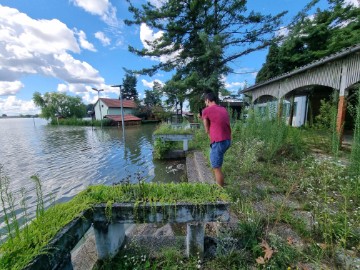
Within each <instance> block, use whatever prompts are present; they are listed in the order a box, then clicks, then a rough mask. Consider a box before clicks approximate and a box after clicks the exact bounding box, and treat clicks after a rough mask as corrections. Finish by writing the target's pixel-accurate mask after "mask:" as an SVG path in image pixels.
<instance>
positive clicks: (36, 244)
mask: <svg viewBox="0 0 360 270" xmlns="http://www.w3.org/2000/svg"><path fill="white" fill-rule="evenodd" d="M228 200H229V198H228V196H227V194H226V192H225V191H224V190H223V189H221V188H219V187H217V186H216V185H207V184H187V183H181V184H147V183H142V182H140V183H139V184H136V185H130V184H125V185H116V186H111V187H109V186H91V187H89V188H87V189H86V190H85V191H83V192H80V193H79V194H78V195H77V196H75V197H74V198H73V199H72V200H71V201H69V202H67V203H63V204H57V205H55V206H53V207H50V208H49V209H48V210H46V211H45V212H43V213H41V214H39V215H38V217H37V218H36V219H34V220H33V221H32V222H31V223H30V224H29V225H26V227H25V228H24V229H23V230H22V231H20V233H19V234H18V235H16V236H14V237H12V238H10V239H8V240H7V241H6V242H5V243H3V244H2V245H1V246H0V253H1V257H0V269H22V268H24V267H25V266H26V265H27V264H28V263H29V262H30V261H31V260H32V259H33V258H34V257H35V256H36V255H38V254H40V253H41V252H46V251H44V248H45V246H46V245H47V243H49V241H50V240H51V239H52V238H53V237H54V236H55V234H56V233H57V232H58V231H59V230H60V229H61V228H62V227H64V226H65V225H66V224H68V223H69V222H70V221H71V220H73V219H74V218H76V217H78V216H80V215H81V213H82V212H83V211H84V210H87V209H90V208H91V207H92V206H93V205H94V204H98V203H107V204H111V203H115V202H134V203H138V202H150V203H151V202H159V203H176V202H177V203H179V202H187V203H194V204H201V203H205V202H209V203H211V202H217V201H228Z"/></svg>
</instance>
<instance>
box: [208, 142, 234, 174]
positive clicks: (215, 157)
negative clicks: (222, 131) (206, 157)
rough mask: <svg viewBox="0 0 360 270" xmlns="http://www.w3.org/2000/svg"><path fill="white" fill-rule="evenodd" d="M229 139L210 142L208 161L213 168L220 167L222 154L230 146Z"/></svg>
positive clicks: (222, 158) (222, 159)
mask: <svg viewBox="0 0 360 270" xmlns="http://www.w3.org/2000/svg"><path fill="white" fill-rule="evenodd" d="M230 144H231V140H225V141H221V142H214V143H212V144H210V148H211V149H210V163H211V167H213V168H220V167H221V166H222V164H223V161H224V154H225V152H226V150H228V148H229V147H230Z"/></svg>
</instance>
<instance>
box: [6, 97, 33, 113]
mask: <svg viewBox="0 0 360 270" xmlns="http://www.w3.org/2000/svg"><path fill="white" fill-rule="evenodd" d="M0 112H1V114H3V113H4V114H7V115H8V116H9V115H18V114H19V112H21V113H22V114H39V113H40V110H39V108H37V107H36V106H35V104H34V102H33V101H32V100H30V101H24V100H20V99H17V98H16V97H15V96H8V97H7V98H4V99H2V98H0Z"/></svg>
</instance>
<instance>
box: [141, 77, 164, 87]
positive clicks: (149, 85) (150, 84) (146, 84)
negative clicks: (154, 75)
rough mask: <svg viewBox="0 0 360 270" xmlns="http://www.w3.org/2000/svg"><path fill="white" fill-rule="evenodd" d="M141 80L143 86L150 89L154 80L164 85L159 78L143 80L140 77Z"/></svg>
mask: <svg viewBox="0 0 360 270" xmlns="http://www.w3.org/2000/svg"><path fill="white" fill-rule="evenodd" d="M141 82H142V84H143V85H144V86H145V87H149V88H151V89H152V88H153V86H154V82H158V83H160V84H161V85H162V86H164V85H165V84H164V83H163V82H162V81H160V80H158V79H155V80H153V81H147V80H145V79H142V80H141Z"/></svg>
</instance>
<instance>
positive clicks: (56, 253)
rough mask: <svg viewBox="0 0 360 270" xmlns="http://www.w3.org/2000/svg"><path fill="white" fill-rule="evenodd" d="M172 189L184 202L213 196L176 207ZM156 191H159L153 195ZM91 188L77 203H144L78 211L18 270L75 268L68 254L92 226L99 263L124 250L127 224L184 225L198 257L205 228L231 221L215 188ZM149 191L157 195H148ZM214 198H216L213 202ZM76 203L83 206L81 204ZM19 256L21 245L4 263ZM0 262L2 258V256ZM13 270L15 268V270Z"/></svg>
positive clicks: (188, 252)
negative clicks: (130, 199) (120, 200)
mask: <svg viewBox="0 0 360 270" xmlns="http://www.w3.org/2000/svg"><path fill="white" fill-rule="evenodd" d="M120 186H121V185H120ZM131 186H135V187H134V188H133V187H131ZM141 186H142V187H141ZM176 186H179V188H181V187H182V188H183V189H184V190H183V191H182V190H181V189H179V190H178V191H179V192H178V193H180V194H184V196H188V198H193V199H196V198H198V199H199V198H202V196H205V197H204V198H206V196H207V195H206V194H209V196H213V194H215V195H214V196H215V197H213V198H212V201H211V202H203V203H201V202H200V203H191V202H176V201H179V197H176V196H178V195H179V194H177V192H176V190H177V189H176ZM158 187H161V188H159V190H155V189H156V188H158ZM184 187H185V188H184ZM93 189H94V190H95V192H94V191H93V190H92V189H91V188H89V189H88V190H90V191H84V192H82V193H81V194H79V195H81V196H82V197H80V198H81V199H83V198H85V199H88V197H89V201H91V200H93V199H94V198H96V199H97V200H103V199H104V198H107V195H104V194H105V193H106V192H108V193H109V195H108V197H109V198H110V199H109V200H110V201H112V200H114V198H116V197H118V196H120V197H123V198H126V197H127V196H134V197H137V198H142V199H143V201H140V200H139V201H138V202H136V203H131V202H127V203H96V204H93V205H91V207H89V208H87V209H86V210H84V211H83V212H81V213H80V214H79V215H77V217H75V218H74V219H73V220H71V222H69V223H68V224H66V225H65V226H64V227H63V228H61V229H60V230H59V231H58V232H57V233H56V234H55V235H54V236H53V237H52V238H51V239H50V241H48V242H47V245H46V246H45V247H43V248H42V249H41V251H40V252H39V254H37V255H36V256H35V257H34V258H33V259H32V260H31V262H29V263H27V264H26V266H24V267H20V269H27V270H33V269H34V270H35V269H36V270H41V269H44V270H45V269H46V270H47V269H73V267H72V262H71V251H72V250H73V248H74V247H75V246H76V245H77V243H78V242H79V241H80V240H81V238H82V237H83V236H84V235H85V233H86V232H87V231H88V229H89V228H90V227H91V226H93V228H94V232H95V242H96V249H97V253H98V259H102V260H103V259H107V258H112V257H113V256H115V255H116V254H117V252H118V251H119V250H120V248H121V247H122V245H123V242H124V240H125V228H124V224H126V223H127V224H129V223H130V224H131V223H186V224H187V235H186V255H187V256H191V255H192V254H195V256H198V255H199V256H200V257H202V255H203V252H204V228H205V226H204V223H206V222H213V221H222V222H227V221H228V220H229V212H228V207H229V203H228V202H226V201H223V200H224V198H225V197H226V194H225V193H224V191H223V190H222V189H220V188H218V187H216V186H215V185H205V184H185V183H184V184H160V185H158V184H142V185H127V186H126V185H124V187H118V186H114V187H101V188H99V187H94V188H93ZM96 189H98V190H96ZM152 189H153V190H155V191H151V190H152ZM151 192H152V193H151ZM156 192H157V193H158V194H161V196H163V195H164V196H170V197H171V196H174V200H175V202H174V203H169V202H165V201H164V202H161V201H162V199H161V198H160V197H161V196H160V197H156V196H155V197H154V196H153V195H154V194H155V195H156ZM204 193H205V194H204ZM86 196H88V197H86ZM180 196H182V195H180ZM217 196H218V197H219V198H218V199H216V197H217ZM77 197H78V196H77ZM77 197H75V198H74V200H75V202H77V201H76V200H79V198H77ZM162 198H163V197H162ZM214 198H215V200H214ZM184 200H186V198H184ZM79 201H80V202H81V200H79ZM64 209H66V207H64ZM45 215H46V213H45ZM26 246H28V245H26ZM28 248H31V247H28ZM22 251H23V250H22V248H21V247H20V245H19V247H17V248H16V247H15V249H14V251H13V252H9V254H6V258H5V259H8V260H13V261H14V262H15V261H16V258H14V256H21V252H22ZM1 259H3V258H1V257H0V260H1ZM11 266H12V265H11ZM10 269H11V268H10ZM17 269H19V267H18V266H17Z"/></svg>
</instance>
